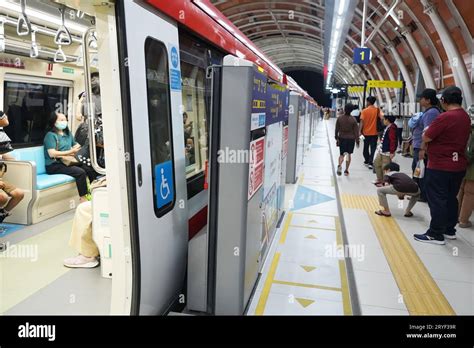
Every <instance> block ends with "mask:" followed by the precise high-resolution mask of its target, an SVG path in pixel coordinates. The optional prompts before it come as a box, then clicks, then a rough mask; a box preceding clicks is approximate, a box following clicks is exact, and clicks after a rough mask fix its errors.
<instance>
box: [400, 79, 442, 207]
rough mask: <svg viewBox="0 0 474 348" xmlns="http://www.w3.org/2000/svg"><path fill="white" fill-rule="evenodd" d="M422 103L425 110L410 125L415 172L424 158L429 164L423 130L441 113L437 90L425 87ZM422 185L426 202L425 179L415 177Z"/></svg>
mask: <svg viewBox="0 0 474 348" xmlns="http://www.w3.org/2000/svg"><path fill="white" fill-rule="evenodd" d="M420 105H421V107H422V108H423V109H424V110H425V111H424V112H423V113H420V114H419V115H415V116H413V117H412V118H410V121H409V122H408V126H409V127H410V128H411V129H412V132H413V162H412V164H411V170H412V172H415V168H416V166H417V165H418V161H421V160H423V161H424V162H425V168H426V166H427V164H428V157H427V156H426V151H425V150H423V148H424V146H423V140H422V135H423V130H424V129H426V128H427V127H429V125H430V124H431V123H432V122H433V121H434V120H435V119H436V118H437V117H438V116H439V115H440V110H439V100H438V98H437V97H436V91H435V90H434V89H431V88H427V89H425V90H424V91H423V92H422V93H421V97H420ZM414 180H415V181H416V182H417V183H418V186H419V187H420V191H421V196H420V200H419V202H426V195H425V191H424V188H423V185H424V179H423V178H422V179H419V178H414Z"/></svg>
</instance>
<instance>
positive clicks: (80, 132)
mask: <svg viewBox="0 0 474 348" xmlns="http://www.w3.org/2000/svg"><path fill="white" fill-rule="evenodd" d="M74 139H75V140H76V141H77V142H78V143H79V144H80V145H81V146H84V145H85V144H86V143H88V139H89V125H88V123H87V121H84V122H82V123H81V124H80V125H79V127H77V130H76V134H74Z"/></svg>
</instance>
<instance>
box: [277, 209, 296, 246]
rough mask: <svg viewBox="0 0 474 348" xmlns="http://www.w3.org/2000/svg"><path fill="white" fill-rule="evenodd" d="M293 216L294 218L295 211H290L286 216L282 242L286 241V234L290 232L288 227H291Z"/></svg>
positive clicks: (281, 237)
mask: <svg viewBox="0 0 474 348" xmlns="http://www.w3.org/2000/svg"><path fill="white" fill-rule="evenodd" d="M292 218H293V212H289V213H288V216H287V217H286V220H285V225H284V226H283V230H282V231H281V236H280V244H283V243H285V240H286V236H287V234H288V229H289V228H290V222H291V219H292Z"/></svg>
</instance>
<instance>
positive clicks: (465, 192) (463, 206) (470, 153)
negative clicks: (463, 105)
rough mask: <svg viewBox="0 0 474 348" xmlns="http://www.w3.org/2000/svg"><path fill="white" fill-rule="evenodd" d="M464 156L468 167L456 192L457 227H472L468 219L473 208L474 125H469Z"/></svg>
mask: <svg viewBox="0 0 474 348" xmlns="http://www.w3.org/2000/svg"><path fill="white" fill-rule="evenodd" d="M466 157H467V161H468V163H469V164H468V167H467V170H466V176H465V177H464V179H463V181H462V184H461V189H460V190H459V193H458V202H459V225H458V226H459V227H461V228H469V227H472V222H470V221H469V218H470V217H471V214H472V210H473V209H474V127H473V126H471V137H470V140H469V144H468V146H467V149H466Z"/></svg>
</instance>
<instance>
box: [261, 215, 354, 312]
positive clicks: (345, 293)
mask: <svg viewBox="0 0 474 348" xmlns="http://www.w3.org/2000/svg"><path fill="white" fill-rule="evenodd" d="M294 214H299V215H314V216H326V217H327V216H330V217H333V218H334V219H335V225H336V228H335V229H329V228H319V229H325V230H333V231H334V230H335V231H336V243H337V246H341V245H342V234H341V228H340V221H339V217H337V216H332V215H327V214H321V215H320V214H315V213H309V214H306V213H300V212H289V213H288V216H287V217H286V219H285V224H284V226H283V229H282V233H281V236H280V240H279V244H280V245H284V244H285V241H286V238H287V235H288V230H289V228H290V227H295V226H293V225H291V220H292V218H293V215H294ZM297 227H300V228H310V229H311V228H312V227H307V226H297ZM280 256H281V252H278V251H277V252H275V255H274V256H273V259H272V263H271V264H270V269H269V271H268V274H267V278H266V279H265V284H264V286H263V290H262V294H261V296H260V298H259V301H258V303H257V307H256V309H255V314H256V315H263V314H264V312H265V306H266V303H267V300H268V297H269V295H270V289H271V287H272V284H281V285H289V286H299V287H305V288H313V289H322V290H330V291H339V292H341V293H342V302H343V303H342V305H343V310H344V314H345V315H352V305H351V299H350V294H349V283H348V278H347V270H346V264H345V262H344V260H339V262H338V263H339V273H340V277H341V287H340V288H337V287H329V286H322V285H317V284H305V283H295V282H288V281H282V280H276V279H275V274H276V270H277V267H278V263H279V261H280Z"/></svg>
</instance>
